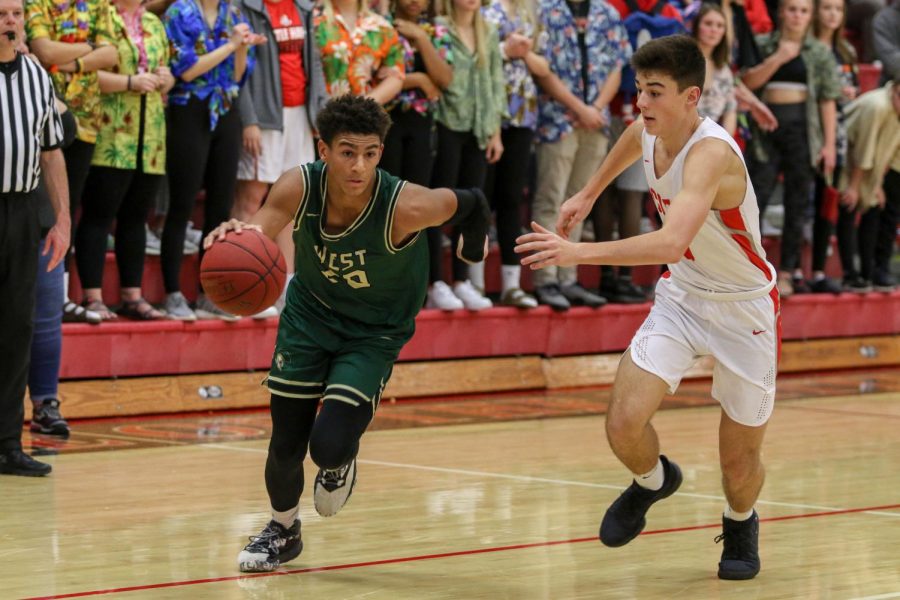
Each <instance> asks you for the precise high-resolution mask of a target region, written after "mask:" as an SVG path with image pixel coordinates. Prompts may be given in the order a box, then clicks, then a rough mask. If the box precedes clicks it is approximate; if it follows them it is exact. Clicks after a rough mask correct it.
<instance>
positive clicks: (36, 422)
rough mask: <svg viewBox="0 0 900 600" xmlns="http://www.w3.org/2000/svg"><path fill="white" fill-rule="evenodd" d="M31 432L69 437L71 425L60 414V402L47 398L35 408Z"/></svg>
mask: <svg viewBox="0 0 900 600" xmlns="http://www.w3.org/2000/svg"><path fill="white" fill-rule="evenodd" d="M30 429H31V431H34V432H36V433H45V434H47V435H58V436H61V437H66V438H67V437H69V424H68V423H67V422H66V420H65V419H63V417H62V415H61V414H60V413H59V400H57V399H56V398H47V399H45V400H43V401H42V402H41V405H40V407H39V408H38V407H35V409H34V411H33V412H32V415H31V426H30Z"/></svg>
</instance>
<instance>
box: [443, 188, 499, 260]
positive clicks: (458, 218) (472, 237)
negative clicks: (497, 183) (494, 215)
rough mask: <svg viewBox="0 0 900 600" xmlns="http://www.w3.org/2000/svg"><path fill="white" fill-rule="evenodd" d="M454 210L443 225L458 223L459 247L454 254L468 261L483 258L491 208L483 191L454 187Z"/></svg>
mask: <svg viewBox="0 0 900 600" xmlns="http://www.w3.org/2000/svg"><path fill="white" fill-rule="evenodd" d="M453 193H454V194H456V212H455V213H453V216H452V217H450V218H449V219H448V220H447V222H446V223H444V224H445V225H458V226H459V228H460V233H461V236H460V239H459V247H458V248H457V249H456V255H457V256H459V257H460V258H461V259H462V260H464V261H466V262H468V263H477V262H481V261H483V260H484V259H485V255H486V253H485V247H486V240H487V235H488V228H489V227H490V225H491V208H490V206H489V205H488V201H487V198H485V197H484V192H482V191H481V190H480V189H478V188H469V189H464V190H463V189H455V190H453Z"/></svg>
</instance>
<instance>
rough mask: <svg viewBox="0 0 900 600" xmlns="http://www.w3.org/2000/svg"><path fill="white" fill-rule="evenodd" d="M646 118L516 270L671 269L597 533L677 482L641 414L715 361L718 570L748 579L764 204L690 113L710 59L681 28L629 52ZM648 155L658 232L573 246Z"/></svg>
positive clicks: (622, 424)
mask: <svg viewBox="0 0 900 600" xmlns="http://www.w3.org/2000/svg"><path fill="white" fill-rule="evenodd" d="M631 62H632V66H633V67H634V70H635V72H636V74H637V76H636V79H637V86H638V103H637V106H638V108H639V109H640V111H641V115H642V117H643V119H642V120H638V121H637V122H635V123H634V124H632V125H631V126H630V127H629V128H628V129H627V130H626V132H625V133H624V134H623V135H622V137H621V138H620V139H619V141H618V142H617V143H616V145H615V147H614V148H613V149H612V151H611V152H610V153H609V155H608V156H607V158H606V160H605V161H604V162H603V164H602V165H601V166H600V168H599V170H598V171H597V172H596V173H595V174H594V176H593V177H592V178H591V180H590V181H589V182H588V184H587V185H586V186H585V188H584V189H583V190H581V191H580V192H578V193H577V194H575V195H574V196H573V197H572V198H570V199H569V200H567V201H566V202H565V203H564V204H563V206H562V207H561V209H560V215H559V220H558V222H557V231H558V233H559V235H557V234H556V233H552V232H550V231H548V230H546V229H544V228H542V227H540V226H539V225H537V224H536V223H532V228H533V230H534V233H529V234H526V235H523V236H521V237H520V238H519V239H518V244H519V245H518V247H517V248H516V251H517V252H520V253H523V254H526V256H525V257H524V258H523V259H522V264H523V265H529V266H530V267H531V268H533V269H539V268H543V267H546V266H548V265H558V266H569V265H576V264H591V265H625V266H631V265H646V264H660V263H667V264H668V265H669V271H668V272H666V273H665V274H664V275H663V277H662V278H661V279H660V280H659V282H658V283H657V286H656V300H655V303H654V306H653V308H652V310H651V311H650V315H649V316H648V317H647V320H646V321H644V324H643V325H642V326H641V328H640V329H639V330H638V332H637V333H636V334H635V336H634V339H633V340H632V342H631V346H630V348H629V351H626V352H625V355H624V356H623V358H622V361H621V363H620V364H619V370H618V373H617V374H616V381H615V386H614V388H613V394H612V401H611V403H610V406H609V414H608V415H607V420H606V432H607V436H608V438H609V443H610V446H611V447H612V450H613V452H614V453H615V455H616V456H617V457H618V458H619V460H620V461H622V463H623V464H624V465H625V466H626V467H628V468H629V469H630V470H631V472H632V473H633V474H634V482H633V483H632V484H631V486H630V487H629V488H628V489H626V490H625V492H623V493H622V495H621V496H619V498H618V499H617V500H616V501H615V502H613V504H612V506H610V508H609V509H608V510H607V511H606V515H605V516H604V517H603V522H602V524H601V526H600V541H602V542H603V543H604V544H606V545H607V546H612V547H616V546H622V545H624V544H627V543H628V542H630V541H631V540H632V539H634V538H635V537H636V536H637V535H638V534H639V533H640V532H641V531H642V530H643V528H644V525H645V523H646V520H645V514H646V513H647V510H648V509H649V508H650V506H651V505H652V504H653V503H654V502H656V501H658V500H662V499H663V498H666V497H668V496H670V495H672V494H673V493H674V492H675V490H677V489H678V487H679V486H680V485H681V479H682V476H681V471H680V469H679V468H678V466H677V465H676V464H675V463H674V462H672V461H671V460H669V459H668V458H666V457H665V456H663V455H660V453H659V440H658V438H657V435H656V431H655V430H654V428H653V426H652V425H651V423H650V418H651V417H652V416H653V414H654V413H655V412H656V410H657V409H658V408H659V406H660V403H661V402H662V399H663V397H664V396H665V395H666V394H667V393H674V392H675V389H676V388H677V387H678V384H679V382H680V381H681V378H682V377H683V375H684V373H685V371H687V369H688V368H689V367H690V366H691V365H692V364H693V362H694V361H695V360H696V359H697V358H698V357H701V356H706V355H712V356H713V357H714V358H715V359H716V366H715V368H714V371H713V386H712V394H713V397H714V398H715V399H716V400H718V401H719V403H720V404H721V406H722V414H721V420H720V424H719V455H720V463H721V468H722V482H723V486H724V488H725V497H726V499H727V501H728V504H727V506H726V508H725V513H724V515H723V519H722V521H723V534H722V536H720V537H718V538H716V540H717V541H720V540H724V542H725V544H724V549H723V552H722V559H721V561H720V562H719V571H718V574H719V577H720V578H722V579H750V578H752V577H754V576H755V575H756V574H757V573H758V572H759V569H760V561H759V553H758V537H759V517H758V515H757V513H756V511H755V510H754V508H753V506H754V504H755V503H756V499H757V496H758V495H759V491H760V489H761V488H762V484H763V479H764V470H763V465H762V463H761V462H760V446H761V445H762V441H763V435H764V433H765V428H766V421H767V420H768V418H769V415H771V413H772V404H773V401H774V398H775V375H776V368H777V361H778V352H779V346H780V317H779V306H780V304H779V299H778V292H777V289H776V288H775V270H774V269H773V267H772V265H770V264H769V263H768V262H767V261H766V258H765V256H766V255H765V252H764V251H763V248H762V245H761V244H760V233H759V210H758V208H757V204H756V196H755V194H754V193H753V187H752V185H751V183H750V179H749V176H748V175H747V168H746V166H745V164H744V160H743V157H742V156H741V153H740V150H739V149H738V147H737V145H736V144H735V142H734V140H733V139H732V138H731V136H729V135H728V134H727V133H726V132H725V130H724V129H722V128H721V127H719V126H718V125H717V124H716V123H715V122H713V121H710V120H709V119H704V118H701V117H700V116H698V114H697V101H698V100H699V98H700V94H701V92H702V90H703V83H704V78H705V75H706V66H705V62H704V59H703V54H702V53H701V52H700V49H699V48H698V47H697V45H696V44H695V42H694V41H693V40H692V39H691V38H689V37H687V36H672V37H665V38H660V39H656V40H653V41H651V42H648V43H647V44H645V45H644V46H642V47H641V48H640V49H639V50H638V51H637V52H635V54H634V56H633V57H632V59H631ZM641 157H643V166H644V171H645V173H646V176H647V181H648V182H649V184H650V194H651V195H652V197H653V201H654V203H655V204H656V208H657V210H658V211H659V214H660V217H661V219H662V221H663V226H662V228H660V229H659V230H657V231H654V232H651V233H647V234H644V235H640V236H636V237H632V238H628V239H624V240H617V241H612V242H599V243H575V242H570V241H568V239H567V238H568V234H569V232H570V231H571V230H572V227H573V226H574V225H575V224H577V223H578V222H580V221H582V220H583V219H584V218H585V217H586V216H587V215H588V214H589V213H590V211H591V207H592V206H593V204H594V201H595V199H597V198H598V197H599V196H600V194H601V192H603V190H604V189H605V188H606V187H607V185H609V184H610V182H612V181H613V180H614V179H615V178H616V176H617V175H618V174H619V173H621V172H622V171H623V170H624V169H625V168H626V167H627V166H628V165H630V164H631V163H633V162H634V161H635V160H637V159H640V158H641Z"/></svg>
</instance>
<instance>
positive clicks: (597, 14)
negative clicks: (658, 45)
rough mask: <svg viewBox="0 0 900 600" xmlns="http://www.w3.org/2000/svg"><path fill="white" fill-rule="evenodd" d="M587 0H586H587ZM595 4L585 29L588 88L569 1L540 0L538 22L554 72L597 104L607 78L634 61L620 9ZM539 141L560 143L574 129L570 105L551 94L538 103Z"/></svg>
mask: <svg viewBox="0 0 900 600" xmlns="http://www.w3.org/2000/svg"><path fill="white" fill-rule="evenodd" d="M586 1H587V0H586ZM589 1H590V3H591V6H590V11H589V13H588V19H587V24H588V26H587V31H586V32H585V45H586V46H587V55H588V65H587V73H588V79H589V80H590V83H591V85H589V86H588V89H587V90H585V89H584V82H583V81H582V78H581V62H582V61H581V50H580V49H579V47H578V31H577V30H576V28H575V19H574V18H573V17H572V11H570V10H569V7H568V6H567V5H566V1H565V0H540V3H539V4H538V22H539V23H540V24H541V27H542V28H543V29H544V31H546V32H547V44H546V46H545V48H544V56H545V57H546V58H547V60H548V61H550V70H551V71H552V72H553V73H555V74H556V76H557V77H559V78H560V79H561V80H562V82H563V83H564V84H565V85H566V86H567V87H568V88H569V89H570V90H571V91H572V93H573V94H575V95H576V96H578V97H579V98H585V102H587V103H588V104H592V103H594V102H595V101H596V100H597V96H598V95H599V93H600V88H601V87H602V86H603V83H604V82H605V81H606V80H607V78H608V77H609V76H610V75H611V74H612V73H614V72H615V71H616V70H619V69H621V68H622V67H623V66H625V64H626V63H627V62H628V61H629V60H630V59H631V43H630V42H629V40H628V32H626V31H625V27H623V26H622V21H621V19H620V18H619V13H618V11H616V9H614V8H612V7H611V6H610V5H609V4H607V3H606V2H604V1H603V0H589ZM538 107H539V115H538V141H540V142H544V143H546V142H556V141H559V139H560V138H561V137H563V136H564V135H566V134H568V133H571V132H572V130H573V126H572V122H571V120H570V117H569V116H568V115H567V114H566V108H565V107H564V106H563V105H562V104H561V103H559V102H557V101H555V100H553V99H552V98H550V96H548V95H547V94H543V93H542V94H540V102H539V103H538Z"/></svg>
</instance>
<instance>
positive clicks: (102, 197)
mask: <svg viewBox="0 0 900 600" xmlns="http://www.w3.org/2000/svg"><path fill="white" fill-rule="evenodd" d="M162 179H163V176H162V175H149V174H147V173H144V172H143V170H136V171H131V170H126V169H114V168H111V167H93V168H91V174H90V175H89V176H88V181H87V185H86V186H85V190H86V192H87V193H86V194H85V201H84V206H83V208H82V211H81V222H80V223H79V224H78V229H77V230H76V231H75V247H76V248H78V252H76V253H75V262H76V264H77V265H78V274H79V276H80V277H81V285H82V287H85V288H99V287H101V286H102V285H103V263H104V260H105V257H106V234H107V233H108V232H109V228H110V225H112V222H113V219H115V221H116V234H115V237H116V264H117V265H118V267H119V280H120V281H121V285H122V287H123V288H139V287H141V280H142V279H143V274H144V246H145V244H146V242H147V235H146V229H145V228H144V223H145V222H146V220H147V211H148V210H149V208H150V204H151V202H153V200H154V199H155V198H156V193H157V191H158V189H159V186H160V184H161V182H162Z"/></svg>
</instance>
